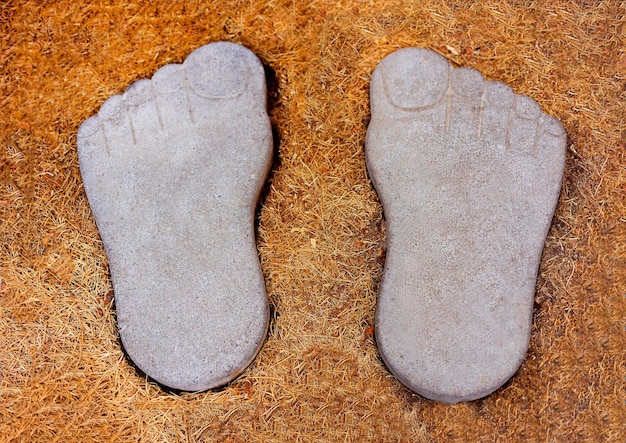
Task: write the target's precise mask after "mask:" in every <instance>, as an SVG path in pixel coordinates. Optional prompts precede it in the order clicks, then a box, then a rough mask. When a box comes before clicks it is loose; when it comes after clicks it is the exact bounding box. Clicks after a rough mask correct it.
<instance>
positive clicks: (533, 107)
mask: <svg viewBox="0 0 626 443" xmlns="http://www.w3.org/2000/svg"><path fill="white" fill-rule="evenodd" d="M515 112H516V113H517V115H518V116H519V117H521V118H525V119H528V120H534V119H537V118H539V116H540V115H541V107H540V106H539V104H538V103H537V102H536V101H534V100H533V99H532V98H530V97H526V96H525V95H518V96H517V100H516V102H515Z"/></svg>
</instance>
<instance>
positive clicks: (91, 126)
mask: <svg viewBox="0 0 626 443" xmlns="http://www.w3.org/2000/svg"><path fill="white" fill-rule="evenodd" d="M99 130H100V122H99V120H98V116H97V115H95V116H93V117H89V118H88V119H87V120H85V121H84V122H83V123H82V124H81V125H80V128H78V139H79V140H82V139H85V138H89V137H92V136H93V135H95V134H96V133H97V132H98V131H99Z"/></svg>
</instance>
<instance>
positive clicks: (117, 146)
mask: <svg viewBox="0 0 626 443" xmlns="http://www.w3.org/2000/svg"><path fill="white" fill-rule="evenodd" d="M78 152H79V159H80V169H81V173H82V176H83V181H84V185H85V190H86V192H87V196H88V199H89V204H90V205H91V208H92V210H93V213H94V216H95V219H96V223H97V226H98V230H99V231H100V235H101V237H102V240H103V242H104V246H105V249H106V252H107V256H108V259H109V265H110V268H111V276H112V280H113V286H114V290H115V307H116V310H117V320H118V326H119V331H120V335H121V339H122V343H123V345H124V348H125V349H126V351H127V353H128V355H129V356H130V358H131V359H132V360H133V362H134V363H135V364H136V365H137V366H138V367H139V368H140V369H141V370H142V371H144V372H145V373H146V374H148V375H149V376H150V377H152V378H153V379H154V380H156V381H158V382H160V383H162V384H164V385H166V386H169V387H171V388H175V389H180V390H186V391H199V390H205V389H209V388H213V387H217V386H220V385H223V384H225V383H228V382H229V381H231V380H232V379H233V378H235V377H236V376H237V375H238V374H240V373H241V372H242V371H243V370H244V369H245V368H246V366H248V364H249V363H250V362H251V361H252V360H253V358H254V357H255V356H256V354H257V352H258V351H259V348H260V347H261V344H262V343H263V340H264V338H265V335H266V333H267V326H268V304H267V297H266V292H265V283H264V281H263V276H262V273H261V268H260V264H259V259H258V254H257V249H256V242H255V234H254V211H255V207H256V205H257V201H258V197H259V193H260V191H261V188H262V185H263V183H264V181H265V178H266V175H267V173H268V170H269V168H270V164H271V160H272V133H271V128H270V123H269V119H268V116H267V113H266V86H265V73H264V70H263V66H262V65H261V63H260V62H259V60H258V58H257V57H256V56H255V55H254V54H253V53H252V52H250V51H249V50H247V49H245V48H244V47H242V46H239V45H236V44H233V43H224V42H220V43H212V44H209V45H206V46H203V47H201V48H199V49H197V50H196V51H194V52H193V53H191V54H190V55H189V57H188V58H187V59H186V60H185V62H184V63H183V64H181V65H176V64H173V65H167V66H164V67H162V68H161V69H159V70H158V71H157V72H156V73H155V75H154V76H153V77H152V79H151V80H140V81H138V82H136V83H134V84H132V85H131V86H130V87H129V88H128V90H127V91H126V92H124V93H123V94H122V95H116V96H114V97H111V98H110V99H109V100H107V101H106V102H105V103H104V104H103V105H102V108H101V109H100V111H99V112H98V115H97V116H95V117H91V118H89V119H87V120H86V121H85V122H84V123H83V124H82V126H81V127H80V130H79V132H78Z"/></svg>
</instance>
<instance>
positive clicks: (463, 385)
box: [365, 48, 566, 403]
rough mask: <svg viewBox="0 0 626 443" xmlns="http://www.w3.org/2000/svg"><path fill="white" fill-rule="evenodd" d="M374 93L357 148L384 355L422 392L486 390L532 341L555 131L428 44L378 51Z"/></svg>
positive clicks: (553, 179)
mask: <svg viewBox="0 0 626 443" xmlns="http://www.w3.org/2000/svg"><path fill="white" fill-rule="evenodd" d="M370 96H371V111H372V119H371V123H370V126H369V128H368V131H367V140H366V146H365V149H366V158H367V165H368V170H369V172H370V176H371V179H372V182H373V183H374V186H375V188H376V190H377V191H378V194H379V197H380V199H381V203H382V206H383V211H384V214H385V217H386V221H387V232H388V250H387V258H386V263H385V269H384V274H383V279H382V282H381V285H380V292H379V295H378V301H377V309H376V325H375V326H376V338H377V343H378V346H379V350H380V353H381V355H382V357H383V359H384V361H385V363H386V364H387V366H388V368H389V369H390V370H391V372H392V373H393V374H394V375H395V376H396V377H397V378H398V379H399V380H400V381H401V382H402V383H404V384H405V385H406V386H407V387H409V388H410V389H411V390H413V391H415V392H417V393H419V394H421V395H423V396H425V397H428V398H431V399H434V400H439V401H443V402H449V403H454V402H458V401H463V400H473V399H477V398H480V397H483V396H485V395H487V394H489V393H491V392H492V391H494V390H495V389H497V388H498V387H499V386H501V385H502V384H503V383H505V382H506V381H507V380H508V379H509V378H510V377H511V376H512V375H513V374H514V373H515V371H516V370H517V369H518V367H519V366H520V364H521V362H522V359H523V358H524V355H525V353H526V350H527V348H528V342H529V337H530V328H531V322H532V308H533V298H534V291H535V284H536V279H537V272H538V267H539V262H540V259H541V253H542V250H543V246H544V242H545V239H546V236H547V233H548V229H549V227H550V223H551V219H552V216H553V214H554V210H555V206H556V203H557V200H558V197H559V192H560V187H561V179H562V175H563V169H564V162H565V144H566V137H565V131H564V130H563V127H562V125H561V124H560V123H559V122H558V121H557V120H556V119H555V118H553V117H550V116H548V115H546V114H543V113H542V112H541V109H540V107H539V105H538V104H537V103H536V102H535V101H534V100H532V99H530V98H528V97H525V96H522V95H516V94H514V93H513V91H512V90H511V88H509V87H508V86H506V85H504V84H503V83H499V82H488V81H485V79H484V77H483V76H482V75H481V74H480V73H479V72H478V71H476V70H474V69H468V68H457V69H454V68H453V67H452V66H451V65H450V63H449V62H448V61H447V60H446V59H445V58H443V57H441V56H440V55H438V54H436V53H434V52H432V51H429V50H426V49H420V48H409V49H402V50H399V51H397V52H394V53H393V54H390V55H389V56H387V57H386V58H385V59H384V60H383V61H382V62H381V63H380V65H379V66H378V67H377V68H376V70H375V71H374V73H373V76H372V83H371V88H370Z"/></svg>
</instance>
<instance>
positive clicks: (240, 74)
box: [184, 42, 250, 98]
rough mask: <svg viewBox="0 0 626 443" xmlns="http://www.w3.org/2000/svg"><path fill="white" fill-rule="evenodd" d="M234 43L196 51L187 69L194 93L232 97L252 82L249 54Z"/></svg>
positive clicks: (210, 96) (186, 63)
mask: <svg viewBox="0 0 626 443" xmlns="http://www.w3.org/2000/svg"><path fill="white" fill-rule="evenodd" d="M248 52H250V51H248V50H247V49H245V48H244V47H243V46H240V45H237V44H234V43H226V42H219V43H212V44H209V45H206V46H202V47H201V48H199V49H197V50H195V51H194V52H192V53H191V54H190V55H189V57H187V60H185V63H184V67H185V72H186V75H187V80H188V82H189V87H190V88H191V90H192V91H193V92H194V93H195V94H197V95H198V96H200V97H204V98H232V97H236V96H238V95H240V94H241V93H242V92H243V91H244V90H245V89H246V86H247V82H248V76H249V73H248V63H249V54H248Z"/></svg>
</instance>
